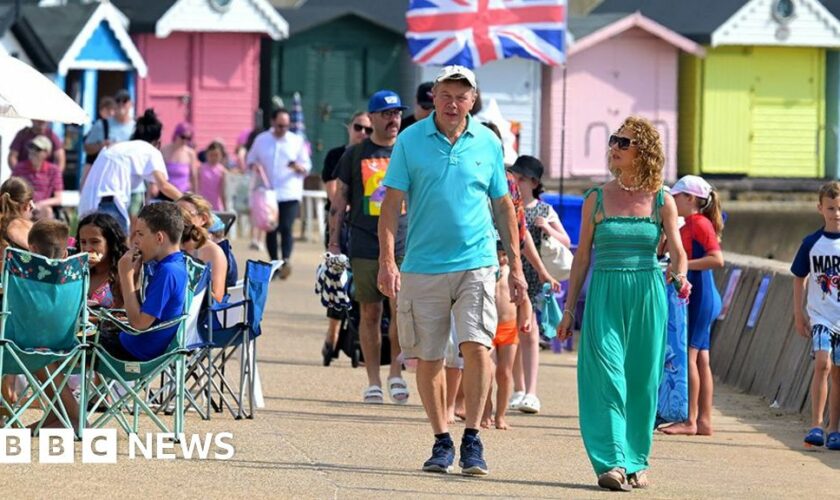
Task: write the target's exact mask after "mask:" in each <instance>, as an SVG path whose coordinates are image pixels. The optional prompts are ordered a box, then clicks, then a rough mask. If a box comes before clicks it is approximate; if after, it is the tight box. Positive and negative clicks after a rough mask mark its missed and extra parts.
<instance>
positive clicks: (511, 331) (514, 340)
mask: <svg viewBox="0 0 840 500" xmlns="http://www.w3.org/2000/svg"><path fill="white" fill-rule="evenodd" d="M518 343H519V328H517V326H516V320H513V321H508V322H507V323H499V326H497V327H496V336H495V337H493V345H494V346H496V347H499V346H500V345H516V344H518Z"/></svg>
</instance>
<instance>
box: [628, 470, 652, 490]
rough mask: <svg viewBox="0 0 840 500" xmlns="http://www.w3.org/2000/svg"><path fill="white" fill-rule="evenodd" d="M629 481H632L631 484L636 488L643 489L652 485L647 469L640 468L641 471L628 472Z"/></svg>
mask: <svg viewBox="0 0 840 500" xmlns="http://www.w3.org/2000/svg"><path fill="white" fill-rule="evenodd" d="M627 482H628V483H630V486H632V487H633V488H634V489H640V490H643V489H645V488H647V487H648V486H650V479H648V475H647V471H646V470H640V471H639V472H634V473H633V474H628V475H627Z"/></svg>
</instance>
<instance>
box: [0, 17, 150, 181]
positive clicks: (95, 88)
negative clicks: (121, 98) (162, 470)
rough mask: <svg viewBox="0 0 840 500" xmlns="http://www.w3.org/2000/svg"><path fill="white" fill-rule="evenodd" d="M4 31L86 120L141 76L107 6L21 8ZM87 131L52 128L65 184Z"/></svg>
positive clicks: (141, 66)
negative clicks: (59, 141)
mask: <svg viewBox="0 0 840 500" xmlns="http://www.w3.org/2000/svg"><path fill="white" fill-rule="evenodd" d="M8 31H10V32H11V33H12V34H13V35H14V39H15V40H16V41H17V42H18V46H19V48H20V50H19V51H18V54H19V55H20V54H22V53H25V54H26V59H28V62H31V63H32V65H33V66H34V67H35V68H36V69H38V70H39V71H41V72H42V73H45V74H47V75H49V76H50V77H51V78H53V80H54V81H55V83H56V85H58V86H59V87H60V88H63V89H65V91H66V92H67V93H68V94H69V95H70V97H72V98H73V99H74V100H76V102H78V103H79V104H80V105H81V106H82V108H84V110H85V111H86V112H87V113H88V115H89V116H91V117H95V116H96V107H97V103H98V101H99V98H100V97H101V96H103V95H111V94H113V93H114V92H115V91H116V90H118V89H120V88H123V87H125V86H127V85H132V84H133V82H134V81H135V79H136V78H138V77H140V78H142V77H144V76H145V75H146V72H147V67H146V62H145V61H144V59H143V57H142V56H141V55H140V52H139V51H138V50H137V47H136V46H135V45H134V43H133V42H132V40H131V37H130V36H129V34H128V19H127V18H126V17H125V15H124V14H123V13H122V12H120V11H119V10H118V9H117V8H115V7H114V5H112V4H111V3H108V2H104V3H85V4H82V3H68V4H59V5H48V4H45V5H38V4H35V3H26V4H24V5H23V6H22V8H21V11H20V15H19V17H18V18H17V19H16V20H15V19H14V18H13V19H12V23H11V26H10V28H9V30H8ZM4 39H6V38H5V37H4ZM4 45H5V44H4ZM10 46H11V48H12V50H15V46H14V45H13V44H12V45H10ZM89 126H90V125H89V124H88V125H86V126H84V127H76V126H73V127H67V129H66V130H65V129H64V127H63V126H62V124H58V123H56V124H53V130H54V131H55V132H56V133H57V134H58V135H59V137H63V138H64V144H65V150H66V152H67V169H66V170H65V172H66V175H67V177H66V179H65V182H66V183H67V184H68V185H72V184H73V183H74V182H75V181H76V178H75V177H74V174H77V173H78V169H79V168H80V165H81V161H82V158H83V156H82V151H81V141H82V138H83V136H84V134H85V133H86V132H87V130H88V127H89Z"/></svg>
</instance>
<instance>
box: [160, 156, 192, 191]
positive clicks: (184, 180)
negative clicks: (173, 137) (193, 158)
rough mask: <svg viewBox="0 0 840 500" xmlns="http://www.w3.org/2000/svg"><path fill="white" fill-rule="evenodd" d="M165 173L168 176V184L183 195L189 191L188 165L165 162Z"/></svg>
mask: <svg viewBox="0 0 840 500" xmlns="http://www.w3.org/2000/svg"><path fill="white" fill-rule="evenodd" d="M166 173H167V174H168V175H169V182H170V183H171V184H172V185H173V186H175V187H176V188H178V190H179V191H181V192H182V193H185V192H187V191H190V190H191V189H190V164H189V163H179V162H167V163H166Z"/></svg>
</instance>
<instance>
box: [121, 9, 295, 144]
mask: <svg viewBox="0 0 840 500" xmlns="http://www.w3.org/2000/svg"><path fill="white" fill-rule="evenodd" d="M112 3H114V4H115V5H117V6H118V7H120V9H121V10H122V11H123V12H125V14H126V15H127V16H128V18H129V19H130V20H131V25H130V32H131V34H132V36H133V37H134V40H135V42H136V43H137V47H138V48H139V50H140V52H141V53H142V54H143V57H144V58H145V59H146V61H147V62H148V64H149V73H148V76H147V77H146V78H143V79H139V80H137V85H136V95H137V98H136V103H137V110H138V111H142V110H143V109H145V108H154V109H155V111H156V112H157V113H158V115H159V116H160V117H161V120H162V121H163V124H164V140H165V141H168V140H169V137H170V134H171V133H172V130H173V129H174V127H175V125H176V124H177V123H178V122H182V121H189V122H192V123H193V125H194V130H195V137H194V140H195V142H196V145H197V146H199V147H203V146H206V145H207V144H208V143H209V142H210V141H212V140H214V139H217V138H221V139H222V140H224V141H225V143H226V144H228V146H229V148H232V146H233V145H234V144H235V142H236V138H237V137H238V136H239V135H240V134H241V133H242V132H243V131H245V130H250V129H251V128H253V126H254V116H255V113H256V111H257V107H258V99H259V67H260V65H259V57H260V40H261V39H262V38H263V37H266V36H268V37H270V38H271V39H274V40H279V39H281V38H285V37H286V35H287V34H288V25H287V24H286V21H285V20H284V19H283V18H282V16H280V15H279V14H278V13H277V11H276V10H275V8H274V7H273V6H272V5H271V3H270V2H269V1H268V0H236V1H231V0H201V1H198V0H142V1H138V0H112Z"/></svg>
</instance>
